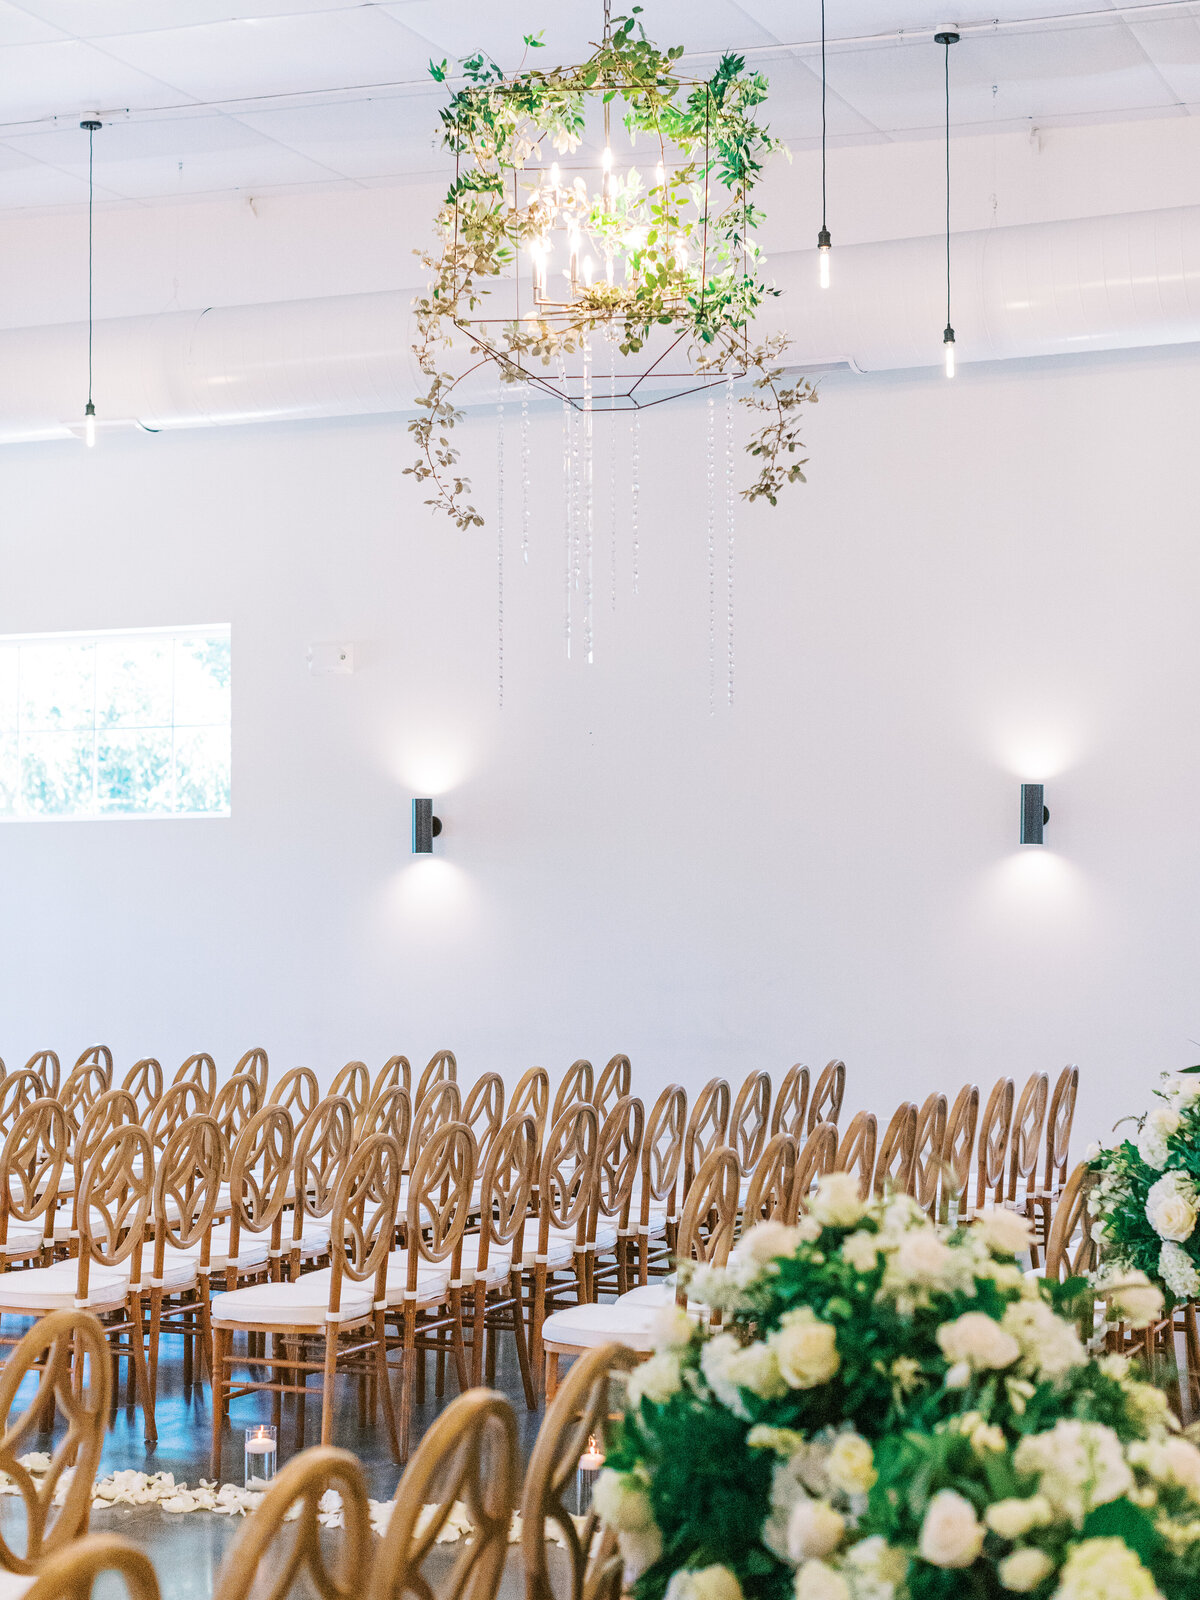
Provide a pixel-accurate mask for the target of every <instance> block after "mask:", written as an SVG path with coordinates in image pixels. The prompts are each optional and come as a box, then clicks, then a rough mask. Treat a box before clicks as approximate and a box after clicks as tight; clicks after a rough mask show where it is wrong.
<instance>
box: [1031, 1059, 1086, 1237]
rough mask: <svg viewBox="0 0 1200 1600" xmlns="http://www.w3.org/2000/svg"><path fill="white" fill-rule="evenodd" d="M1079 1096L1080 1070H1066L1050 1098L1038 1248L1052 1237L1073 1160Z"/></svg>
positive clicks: (1037, 1207)
mask: <svg viewBox="0 0 1200 1600" xmlns="http://www.w3.org/2000/svg"><path fill="white" fill-rule="evenodd" d="M1078 1093H1079V1068H1078V1067H1074V1066H1071V1067H1064V1068H1063V1069H1062V1071H1061V1072H1060V1073H1059V1075H1058V1081H1057V1083H1056V1084H1055V1085H1054V1093H1053V1094H1052V1095H1051V1096H1050V1108H1049V1110H1048V1112H1047V1113H1046V1165H1045V1169H1044V1171H1043V1173H1042V1181H1041V1184H1040V1185H1039V1187H1038V1189H1037V1191H1036V1193H1035V1195H1034V1197H1033V1215H1034V1218H1035V1223H1036V1240H1035V1248H1036V1247H1037V1246H1039V1245H1041V1244H1042V1243H1044V1242H1045V1241H1046V1240H1047V1239H1048V1238H1049V1234H1050V1218H1051V1214H1052V1212H1053V1210H1054V1205H1055V1202H1056V1201H1057V1199H1058V1197H1059V1195H1060V1194H1061V1193H1062V1191H1063V1187H1064V1186H1065V1184H1066V1181H1067V1168H1068V1164H1069V1162H1070V1159H1071V1128H1072V1125H1073V1123H1074V1121H1075V1100H1076V1097H1077V1095H1078Z"/></svg>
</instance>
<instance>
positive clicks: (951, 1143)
mask: <svg viewBox="0 0 1200 1600" xmlns="http://www.w3.org/2000/svg"><path fill="white" fill-rule="evenodd" d="M978 1124H979V1086H978V1085H977V1084H974V1083H964V1084H963V1086H962V1088H961V1089H960V1090H959V1091H958V1093H957V1094H956V1095H955V1097H954V1104H953V1105H952V1106H951V1107H950V1115H949V1116H948V1117H947V1118H946V1137H945V1139H944V1140H943V1142H942V1180H941V1193H940V1195H939V1197H938V1221H939V1222H947V1221H949V1218H950V1202H951V1198H952V1197H953V1198H954V1199H955V1201H956V1202H959V1203H961V1204H962V1205H964V1206H965V1205H967V1204H969V1202H970V1198H971V1197H970V1194H969V1189H970V1184H971V1161H972V1158H973V1157H974V1154H975V1130H976V1128H977V1127H978Z"/></svg>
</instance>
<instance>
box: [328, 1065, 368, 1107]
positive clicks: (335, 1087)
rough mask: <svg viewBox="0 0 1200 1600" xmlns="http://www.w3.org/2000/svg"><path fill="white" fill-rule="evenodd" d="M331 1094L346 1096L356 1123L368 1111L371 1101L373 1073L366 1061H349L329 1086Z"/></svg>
mask: <svg viewBox="0 0 1200 1600" xmlns="http://www.w3.org/2000/svg"><path fill="white" fill-rule="evenodd" d="M329 1093H330V1094H337V1095H345V1097H346V1099H347V1100H349V1102H350V1109H351V1111H353V1113H354V1120H355V1122H357V1121H358V1119H359V1117H361V1116H362V1114H363V1112H364V1111H365V1110H366V1109H367V1105H368V1103H369V1102H370V1099H371V1073H370V1070H369V1069H368V1067H367V1063H366V1062H365V1061H347V1063H346V1065H345V1066H344V1067H343V1068H342V1070H341V1071H340V1072H339V1073H337V1074H336V1075H335V1077H334V1080H333V1082H332V1083H331V1084H330V1085H329Z"/></svg>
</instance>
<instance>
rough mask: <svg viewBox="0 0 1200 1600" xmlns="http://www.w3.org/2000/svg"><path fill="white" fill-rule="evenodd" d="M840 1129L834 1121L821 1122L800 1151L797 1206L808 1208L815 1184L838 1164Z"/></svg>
mask: <svg viewBox="0 0 1200 1600" xmlns="http://www.w3.org/2000/svg"><path fill="white" fill-rule="evenodd" d="M837 1158H838V1131H837V1128H836V1126H835V1125H834V1124H833V1123H832V1122H819V1123H818V1124H817V1126H816V1127H815V1128H814V1129H813V1131H812V1132H811V1133H810V1134H809V1136H808V1138H807V1139H806V1140H805V1141H804V1144H803V1146H802V1148H801V1151H800V1157H799V1160H798V1161H797V1162H796V1179H795V1187H796V1208H797V1211H798V1212H800V1211H807V1210H808V1200H809V1196H810V1195H811V1193H812V1191H813V1188H814V1186H815V1185H816V1183H817V1182H818V1180H819V1179H821V1178H822V1177H824V1175H825V1174H826V1173H827V1172H832V1171H833V1170H834V1169H835V1167H836V1165H837Z"/></svg>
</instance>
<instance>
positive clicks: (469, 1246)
mask: <svg viewBox="0 0 1200 1600" xmlns="http://www.w3.org/2000/svg"><path fill="white" fill-rule="evenodd" d="M482 1242H483V1235H482V1234H479V1233H468V1234H467V1235H466V1236H465V1237H464V1239H463V1254H462V1273H463V1283H464V1284H473V1283H474V1282H475V1281H476V1279H477V1278H478V1277H479V1250H480V1246H481V1244H482ZM511 1270H512V1249H511V1248H510V1246H509V1245H506V1244H497V1243H496V1242H495V1241H494V1240H493V1241H492V1242H491V1244H490V1245H489V1246H488V1258H487V1266H486V1268H485V1270H484V1274H483V1277H484V1282H485V1283H486V1284H487V1285H488V1287H489V1288H491V1287H494V1286H495V1285H496V1284H500V1283H505V1282H507V1280H508V1275H509V1273H510V1272H511Z"/></svg>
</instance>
